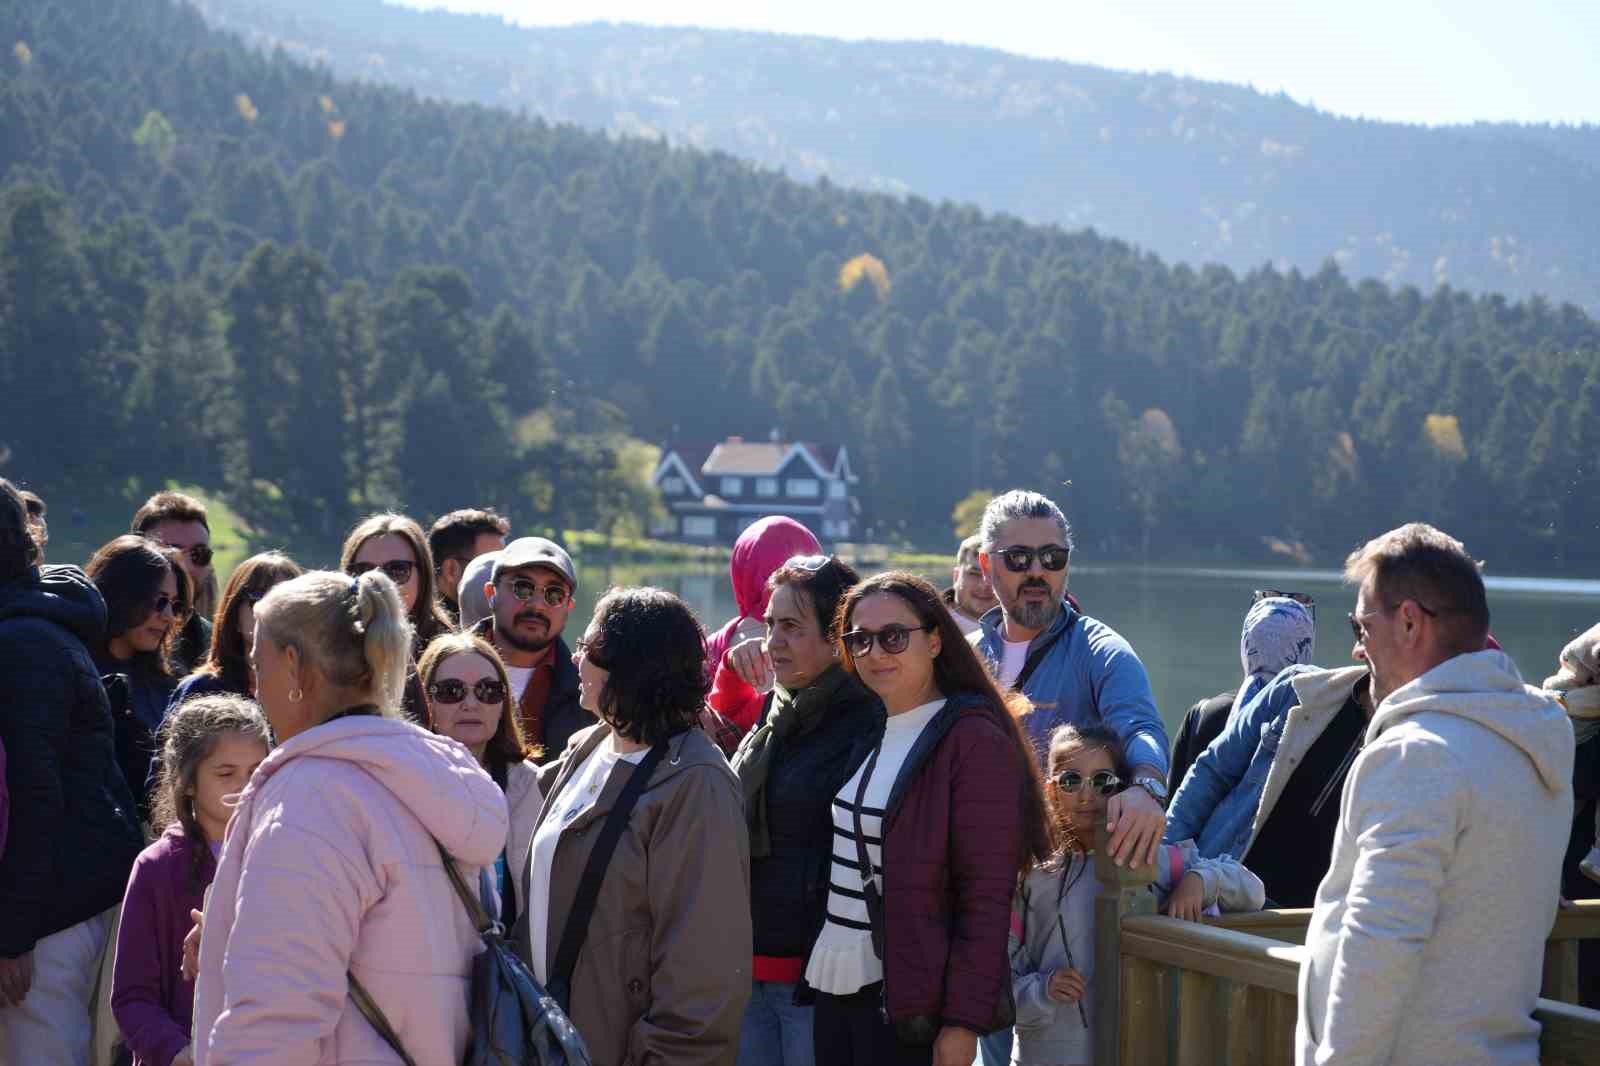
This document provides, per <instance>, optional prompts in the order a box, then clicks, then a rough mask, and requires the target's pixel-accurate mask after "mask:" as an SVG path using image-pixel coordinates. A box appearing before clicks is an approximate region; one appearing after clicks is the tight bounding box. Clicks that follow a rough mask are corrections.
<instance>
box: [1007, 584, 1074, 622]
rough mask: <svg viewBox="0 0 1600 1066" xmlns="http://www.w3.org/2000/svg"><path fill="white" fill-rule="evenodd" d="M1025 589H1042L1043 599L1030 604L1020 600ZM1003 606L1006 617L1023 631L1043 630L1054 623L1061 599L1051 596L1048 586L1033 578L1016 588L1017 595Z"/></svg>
mask: <svg viewBox="0 0 1600 1066" xmlns="http://www.w3.org/2000/svg"><path fill="white" fill-rule="evenodd" d="M1027 589H1043V590H1044V592H1045V598H1044V599H1043V600H1040V601H1039V602H1037V603H1030V602H1029V601H1027V600H1024V599H1023V598H1022V593H1023V592H1024V591H1025V590H1027ZM1003 606H1004V607H1005V613H1006V616H1007V617H1008V618H1009V619H1010V620H1011V621H1013V622H1015V623H1016V624H1017V625H1019V626H1021V627H1022V628H1023V629H1044V628H1045V627H1046V626H1048V625H1049V624H1050V623H1051V622H1053V621H1055V618H1056V613H1057V612H1058V611H1060V610H1061V597H1059V596H1053V595H1051V594H1050V586H1049V584H1048V583H1047V582H1044V581H1040V580H1038V579H1037V578H1035V579H1033V580H1031V581H1024V582H1023V583H1022V584H1021V585H1019V586H1017V594H1016V595H1015V596H1013V597H1012V598H1011V602H1010V603H1007V604H1004V605H1003Z"/></svg>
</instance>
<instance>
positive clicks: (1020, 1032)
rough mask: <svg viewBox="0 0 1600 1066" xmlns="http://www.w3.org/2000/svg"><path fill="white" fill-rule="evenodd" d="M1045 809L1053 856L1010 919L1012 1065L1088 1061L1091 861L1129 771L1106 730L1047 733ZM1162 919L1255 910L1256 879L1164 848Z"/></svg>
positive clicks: (1184, 847) (1189, 844) (1195, 854)
mask: <svg viewBox="0 0 1600 1066" xmlns="http://www.w3.org/2000/svg"><path fill="white" fill-rule="evenodd" d="M1048 766H1049V772H1048V775H1047V777H1046V781H1045V801H1046V803H1047V804H1048V806H1049V809H1050V818H1051V822H1052V827H1053V828H1054V831H1055V838H1056V850H1055V852H1054V854H1052V855H1051V856H1050V858H1049V859H1047V860H1046V861H1045V862H1043V863H1041V864H1039V865H1038V866H1037V867H1035V868H1034V870H1033V871H1032V872H1031V873H1029V874H1028V876H1027V878H1025V879H1024V881H1023V883H1022V887H1021V889H1020V890H1019V891H1018V893H1017V902H1016V905H1015V908H1014V910H1013V913H1012V916H1011V940H1010V950H1011V979H1012V990H1013V992H1014V993H1015V996H1016V1001H1017V1022H1016V1039H1015V1040H1014V1041H1013V1043H1012V1046H1011V1061H1012V1063H1013V1064H1014V1066H1084V1064H1087V1063H1090V1062H1093V1061H1094V1038H1093V1033H1092V1031H1091V1028H1090V1019H1091V1018H1092V1017H1093V1016H1094V1008H1093V1005H1092V1001H1091V995H1092V991H1091V985H1092V982H1093V980H1094V899H1095V894H1096V893H1097V892H1098V891H1099V883H1098V882H1097V881H1096V880H1095V876H1094V867H1093V862H1094V860H1093V858H1092V852H1093V847H1094V841H1095V830H1096V826H1097V825H1098V826H1099V828H1100V829H1101V831H1102V832H1103V830H1104V822H1105V816H1106V815H1105V812H1106V802H1107V801H1108V800H1109V799H1110V798H1111V797H1112V796H1114V795H1115V794H1116V793H1118V792H1120V791H1121V790H1122V789H1124V788H1126V787H1127V786H1128V785H1129V783H1130V778H1131V776H1132V775H1131V772H1130V768H1129V766H1128V760H1127V756H1126V755H1125V754H1124V752H1123V748H1122V741H1121V740H1120V739H1119V738H1118V736H1117V734H1116V732H1115V731H1113V730H1111V729H1109V728H1106V727H1105V726H1091V727H1086V728H1082V729H1080V728H1077V727H1074V726H1070V725H1063V726H1058V727H1057V728H1056V729H1055V730H1054V731H1053V732H1052V733H1051V734H1050V748H1049V763H1048ZM1150 887H1151V890H1152V891H1154V892H1156V893H1157V894H1158V895H1159V897H1160V901H1161V905H1162V909H1163V912H1164V913H1166V914H1168V915H1170V916H1172V917H1174V918H1185V919H1188V920H1189V921H1199V920H1200V917H1201V916H1202V915H1204V914H1217V913H1219V911H1223V910H1226V911H1252V910H1260V909H1261V907H1262V905H1263V903H1265V901H1266V890H1265V888H1264V887H1263V886H1262V884H1261V879H1260V878H1258V877H1257V876H1256V875H1255V874H1253V873H1251V872H1250V871H1249V870H1247V869H1245V867H1244V866H1243V864H1241V863H1239V862H1236V861H1235V860H1234V859H1232V858H1230V857H1229V856H1226V855H1223V856H1219V857H1218V858H1215V859H1202V858H1201V857H1200V853H1199V851H1198V850H1197V849H1196V847H1195V844H1194V841H1192V840H1186V841H1184V842H1182V843H1181V844H1170V845H1163V846H1162V847H1161V848H1160V849H1159V852H1158V853H1157V858H1156V881H1155V883H1154V884H1153V885H1151V886H1150Z"/></svg>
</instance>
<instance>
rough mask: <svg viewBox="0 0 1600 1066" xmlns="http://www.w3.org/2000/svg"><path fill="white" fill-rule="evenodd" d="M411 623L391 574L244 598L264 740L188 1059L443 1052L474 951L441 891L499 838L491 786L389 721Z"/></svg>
mask: <svg viewBox="0 0 1600 1066" xmlns="http://www.w3.org/2000/svg"><path fill="white" fill-rule="evenodd" d="M410 652H411V626H410V624H409V623H408V621H407V620H406V609H405V604H404V602H403V601H402V599H401V596H400V592H399V590H398V589H396V588H395V585H394V582H393V581H391V580H390V579H389V578H388V577H387V576H386V575H385V574H383V573H365V574H363V575H362V576H360V577H351V576H349V575H346V574H337V573H330V572H326V571H318V572H313V573H309V574H305V575H302V576H301V577H297V578H295V579H294V580H292V581H287V582H284V583H283V584H281V585H278V586H276V587H274V588H273V589H272V591H271V592H269V593H267V595H266V597H265V598H264V599H262V601H261V603H260V604H259V605H258V606H257V608H256V639H255V642H254V646H253V648H252V650H251V661H252V665H253V667H254V670H255V677H256V698H257V700H258V701H259V702H260V704H261V709H262V711H263V712H264V713H265V714H266V716H267V720H268V721H269V722H270V723H271V724H272V729H273V733H274V735H275V736H276V738H277V740H278V747H277V748H276V749H274V750H273V752H272V753H271V754H270V755H269V756H268V757H267V760H266V761H265V762H264V763H262V764H261V766H260V767H258V768H257V769H256V772H255V773H254V774H253V775H252V776H251V779H250V785H249V787H248V788H246V789H245V791H244V794H243V795H242V796H240V798H239V805H238V807H237V809H236V810H235V812H234V816H233V820H232V821H231V822H230V823H229V825H228V830H227V835H226V838H225V841H224V843H223V847H222V854H221V857H220V859H219V860H218V864H217V873H216V877H215V879H214V881H213V882H212V889H211V898H210V902H209V904H208V906H207V910H206V916H205V928H204V935H203V936H202V937H201V941H200V949H199V980H198V983H197V987H196V995H195V1010H194V1033H195V1041H194V1049H195V1056H194V1057H195V1062H196V1064H197V1066H204V1064H205V1063H207V1062H217V1063H224V1062H239V1061H245V1060H256V1059H260V1060H262V1061H266V1060H271V1061H272V1062H274V1063H280V1064H283V1066H313V1064H325V1063H340V1062H373V1063H378V1062H394V1061H398V1056H397V1055H396V1054H395V1053H394V1051H393V1050H392V1049H391V1047H390V1045H389V1044H388V1043H386V1042H385V1039H384V1037H382V1036H380V1035H379V1034H378V1032H377V1031H376V1030H375V1029H374V1028H373V1027H372V1025H371V1024H370V1023H369V1022H368V1021H367V1020H366V1018H365V1017H363V1016H362V1014H361V1010H360V1009H359V1008H358V1007H357V1006H356V1004H355V1002H354V1001H353V1000H352V998H351V996H352V991H353V990H354V991H355V994H356V995H360V994H361V993H362V992H363V991H364V992H365V993H366V995H367V996H369V997H370V998H371V1000H372V1001H373V1002H375V1003H376V1005H377V1007H378V1009H379V1010H381V1011H382V1012H383V1013H384V1014H385V1015H386V1016H387V1017H388V1019H389V1020H390V1022H391V1023H392V1025H393V1028H394V1030H395V1034H396V1035H397V1037H398V1039H399V1042H400V1044H401V1045H402V1046H404V1047H405V1048H407V1049H408V1050H409V1052H410V1054H411V1055H412V1056H414V1057H415V1059H416V1060H417V1061H418V1062H459V1061H461V1058H462V1056H463V1054H464V1053H465V1051H466V1047H467V1039H468V1035H469V1032H468V1031H469V1024H468V1018H467V991H468V986H469V980H470V974H471V970H472V960H473V958H474V956H476V955H477V954H479V952H480V951H481V950H482V946H483V945H482V941H481V939H480V938H479V936H478V934H477V931H476V929H475V928H474V926H473V923H472V921H471V920H470V919H469V918H468V916H467V912H466V910H465V908H463V907H462V906H461V902H460V900H459V899H458V898H457V897H456V895H455V892H454V890H453V889H452V887H451V883H450V879H449V877H448V876H447V871H446V869H445V864H446V863H451V864H453V865H455V866H456V868H457V869H458V870H459V871H460V873H461V875H462V876H463V877H464V878H465V879H466V881H467V883H468V884H472V883H475V882H476V880H477V877H478V874H479V871H480V870H481V869H482V868H483V867H486V866H490V865H491V864H493V862H494V861H495V858H496V857H497V856H498V855H499V854H500V852H501V850H502V849H503V848H504V847H505V840H506V801H505V797H504V795H503V794H502V793H501V791H500V789H499V787H498V786H496V785H495V783H494V781H493V779H491V778H490V776H489V775H488V774H487V773H486V772H484V770H483V768H482V767H481V766H479V765H478V762H477V760H476V759H474V758H473V757H472V755H471V754H470V753H469V752H467V751H466V750H465V749H463V748H462V747H461V746H460V745H459V744H457V743H455V742H454V741H451V740H448V739H446V738H444V737H438V736H435V735H433V734H431V733H428V732H426V731H424V730H422V729H420V728H418V727H417V726H415V725H412V724H410V723H408V722H406V721H404V720H403V719H402V718H401V715H400V698H401V690H402V689H403V687H404V685H405V679H406V671H407V668H408V665H409V662H410V658H411V655H410Z"/></svg>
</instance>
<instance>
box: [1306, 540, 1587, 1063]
mask: <svg viewBox="0 0 1600 1066" xmlns="http://www.w3.org/2000/svg"><path fill="white" fill-rule="evenodd" d="M1345 578H1346V580H1347V581H1349V582H1350V583H1352V584H1355V585H1357V586H1358V587H1359V592H1358V594H1357V596H1356V610H1355V613H1354V614H1352V615H1351V616H1350V624H1351V628H1352V629H1353V630H1354V631H1355V636H1356V642H1357V646H1356V656H1357V658H1363V659H1365V660H1366V661H1367V663H1368V665H1369V666H1370V667H1371V671H1372V675H1371V686H1372V698H1373V700H1374V701H1375V702H1376V703H1377V710H1376V712H1375V713H1374V714H1373V717H1372V722H1371V724H1370V725H1369V726H1368V727H1367V733H1366V741H1365V746H1364V748H1363V750H1362V752H1361V754H1360V755H1359V756H1358V757H1357V758H1356V761H1355V764H1354V765H1353V766H1352V768H1351V770H1350V774H1349V777H1348V779H1347V780H1346V782H1345V788H1344V796H1343V801H1342V804H1341V812H1340V821H1339V826H1338V830H1337V833H1336V836H1335V838H1334V845H1333V862H1332V866H1331V868H1330V869H1329V871H1328V875H1327V877H1326V878H1324V879H1323V882H1322V885H1321V887H1320V888H1319V889H1318V890H1317V901H1316V908H1315V910H1314V911H1313V912H1312V916H1311V924H1310V927H1309V929H1308V930H1307V932H1306V961H1305V964H1304V966H1303V967H1302V969H1301V972H1300V1000H1299V1002H1300V1016H1299V1024H1298V1026H1297V1029H1296V1034H1295V1044H1296V1048H1295V1061H1296V1064H1297V1066H1312V1064H1323V1063H1338V1064H1339V1066H1364V1064H1368V1063H1374V1064H1375V1063H1390V1064H1397V1066H1398V1064H1422V1063H1430V1064H1431V1063H1449V1064H1450V1066H1480V1064H1483V1066H1487V1064H1496V1066H1501V1064H1518V1066H1522V1064H1526V1066H1533V1064H1535V1063H1537V1062H1538V1060H1539V1045H1538V1041H1539V1026H1538V1024H1537V1023H1536V1022H1535V1021H1534V1020H1533V1018H1532V1011H1533V1008H1534V1001H1535V1000H1536V999H1537V998H1538V995H1539V980H1540V969H1541V963H1542V960H1543V958H1544V941H1545V938H1546V937H1547V936H1548V935H1549V933H1550V927H1551V924H1552V923H1553V922H1554V921H1555V915H1556V905H1557V897H1558V888H1559V882H1560V876H1561V860H1562V855H1563V852H1564V851H1565V848H1566V841H1567V830H1568V829H1569V828H1570V826H1571V823H1572V789H1571V779H1572V759H1573V737H1572V727H1571V726H1570V725H1569V724H1568V723H1567V721H1566V719H1565V717H1564V715H1563V714H1562V711H1561V707H1560V705H1559V704H1557V703H1556V702H1555V701H1554V700H1552V699H1550V698H1549V697H1548V696H1546V695H1544V694H1543V693H1541V692H1540V691H1539V690H1538V689H1535V688H1532V687H1530V686H1528V685H1524V684H1523V683H1522V678H1521V676H1520V675H1519V674H1518V673H1517V668H1516V667H1515V666H1514V665H1513V664H1512V662H1511V660H1510V659H1509V658H1507V657H1506V656H1505V655H1504V654H1502V653H1501V652H1498V651H1480V650H1477V649H1481V648H1483V646H1484V640H1485V638H1486V637H1487V635H1488V631H1489V605H1488V600H1487V598H1486V597H1485V595H1484V589H1483V579H1482V577H1481V576H1480V575H1479V573H1478V566H1477V564H1476V563H1475V562H1473V560H1472V557H1471V556H1469V555H1468V554H1467V552H1466V549H1465V548H1464V547H1463V546H1462V545H1461V543H1460V542H1459V541H1457V540H1455V539H1453V538H1451V537H1449V536H1447V535H1445V534H1444V533H1441V532H1440V531H1439V530H1437V529H1434V528H1433V527H1431V526H1427V525H1422V524H1420V523H1413V524H1411V525H1407V526H1402V527H1400V528H1399V529H1395V530H1391V531H1390V532H1388V533H1385V534H1384V535H1383V536H1381V537H1378V538H1376V539H1375V540H1372V541H1369V542H1368V543H1367V544H1366V545H1365V546H1364V547H1362V548H1361V549H1359V550H1358V551H1356V552H1355V553H1354V554H1352V555H1351V556H1350V558H1349V560H1348V561H1347V562H1346V564H1345Z"/></svg>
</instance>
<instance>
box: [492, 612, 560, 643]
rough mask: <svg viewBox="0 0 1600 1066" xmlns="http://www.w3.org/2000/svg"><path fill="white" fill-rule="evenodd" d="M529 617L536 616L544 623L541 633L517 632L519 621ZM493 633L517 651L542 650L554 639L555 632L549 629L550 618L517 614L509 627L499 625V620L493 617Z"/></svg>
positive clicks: (533, 615) (535, 615)
mask: <svg viewBox="0 0 1600 1066" xmlns="http://www.w3.org/2000/svg"><path fill="white" fill-rule="evenodd" d="M530 618H537V619H538V620H539V621H541V622H543V623H544V632H543V633H542V634H541V635H539V636H536V637H525V636H523V635H522V634H521V633H518V632H517V629H516V627H517V625H518V624H519V623H521V622H525V621H527V620H528V619H530ZM494 633H495V637H496V639H498V640H503V641H505V643H506V645H507V646H509V647H512V648H515V649H517V650H518V651H544V650H545V649H546V648H548V647H549V646H550V645H551V644H552V643H553V642H554V641H555V639H556V634H555V633H554V632H553V631H552V630H551V627H550V620H549V619H547V618H545V617H543V616H542V615H537V614H524V615H518V616H517V617H516V618H513V619H512V620H511V628H510V629H507V628H506V627H505V626H503V625H501V624H500V620H499V619H498V618H497V619H495V623H494Z"/></svg>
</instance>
